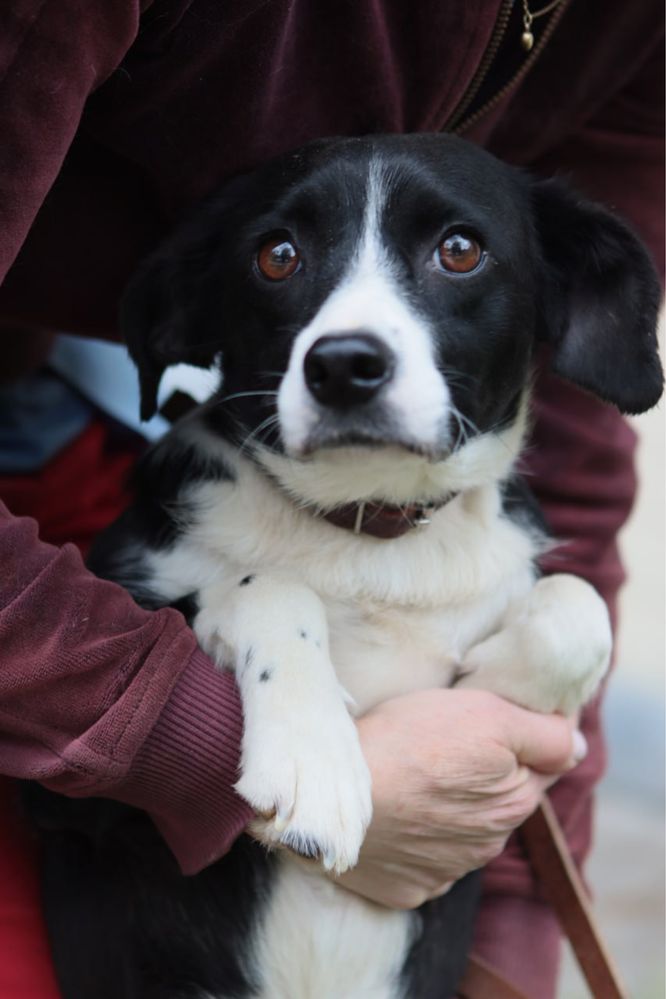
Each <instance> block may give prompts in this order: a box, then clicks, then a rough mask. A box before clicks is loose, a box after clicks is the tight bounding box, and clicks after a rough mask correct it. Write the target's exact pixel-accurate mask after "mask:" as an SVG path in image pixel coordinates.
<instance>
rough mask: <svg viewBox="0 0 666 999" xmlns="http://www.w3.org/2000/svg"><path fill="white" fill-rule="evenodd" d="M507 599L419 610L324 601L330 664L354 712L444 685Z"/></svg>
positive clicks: (495, 596) (495, 595) (497, 595)
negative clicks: (402, 695) (351, 700)
mask: <svg viewBox="0 0 666 999" xmlns="http://www.w3.org/2000/svg"><path fill="white" fill-rule="evenodd" d="M527 582H528V574H527V573H526V583H527ZM510 597H511V593H510V590H509V591H508V592H507V590H506V589H504V590H502V589H497V590H495V591H494V592H492V593H488V594H484V595H483V596H481V597H479V598H477V599H475V600H472V601H469V602H467V603H466V604H463V605H456V606H454V607H451V606H448V607H447V606H445V605H442V606H440V607H435V608H428V609H425V610H424V609H421V608H418V607H400V606H397V605H395V604H393V605H391V604H379V603H373V602H372V601H370V600H363V599H359V600H358V601H355V602H352V601H342V600H335V599H333V598H330V597H329V598H325V599H324V606H325V607H326V612H327V619H328V624H329V639H330V645H331V659H332V661H333V664H334V666H335V671H336V673H337V676H338V679H339V680H340V682H341V684H342V685H343V687H344V688H345V690H346V691H347V692H348V693H349V694H350V695H351V696H352V697H353V699H354V702H355V706H356V707H355V710H356V711H358V712H360V713H363V712H365V711H367V710H369V708H371V707H373V706H374V705H375V704H378V703H380V702H381V701H385V700H387V699H388V698H390V697H396V696H398V695H400V694H404V693H408V692H409V691H413V690H421V689H428V688H435V687H447V686H450V685H451V683H452V682H453V680H454V678H455V675H456V669H457V664H458V663H459V662H460V660H461V658H462V657H463V655H464V654H465V652H466V651H467V650H468V649H469V648H470V647H471V646H472V645H474V644H476V642H478V641H480V640H482V639H483V638H485V637H486V636H487V635H489V634H491V633H492V632H493V631H494V630H495V629H496V628H497V626H498V624H499V621H500V619H501V617H502V615H503V614H504V612H505V611H506V608H507V604H508V602H509V599H510Z"/></svg>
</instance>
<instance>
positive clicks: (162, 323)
mask: <svg viewBox="0 0 666 999" xmlns="http://www.w3.org/2000/svg"><path fill="white" fill-rule="evenodd" d="M212 258H213V248H212V247H210V246H207V245H206V240H205V238H204V237H203V236H199V234H198V233H196V234H195V233H193V232H192V231H190V230H187V229H186V230H184V231H182V232H180V233H177V234H176V236H175V237H173V238H172V239H171V241H170V242H168V243H167V244H166V245H164V246H163V247H161V248H160V249H158V250H157V252H156V253H154V254H153V256H152V257H149V258H148V259H147V260H146V261H144V263H143V264H141V266H140V267H139V269H138V270H137V271H136V273H135V275H134V277H133V278H132V280H131V281H130V283H129V285H128V286H127V289H126V290H125V293H124V296H123V299H122V301H121V304H120V329H121V332H122V334H123V336H124V338H125V342H126V343H127V347H128V350H129V352H130V355H131V357H132V360H133V361H134V363H135V364H136V366H137V368H138V370H139V384H140V387H141V419H142V420H149V419H150V417H151V416H153V415H154V414H155V411H156V409H157V390H158V388H159V384H160V379H161V377H162V375H163V374H164V371H165V370H166V368H168V367H169V366H170V365H172V364H180V363H183V364H194V365H197V366H198V367H202V368H208V367H210V366H211V365H212V364H213V362H214V360H215V357H216V355H217V354H218V353H219V352H220V350H221V346H222V344H221V330H220V309H219V308H218V307H216V305H217V303H216V302H213V301H210V298H211V286H212V284H213V281H212V279H211V277H210V274H209V270H210V267H211V260H212Z"/></svg>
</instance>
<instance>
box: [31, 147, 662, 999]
mask: <svg viewBox="0 0 666 999" xmlns="http://www.w3.org/2000/svg"><path fill="white" fill-rule="evenodd" d="M658 305H659V286H658V282H657V279H656V277H655V274H654V271H653V268H652V265H651V263H650V260H649V258H648V255H647V253H646V251H645V249H644V248H643V246H642V245H641V243H640V241H639V240H638V238H637V237H636V236H635V235H634V234H633V233H632V232H631V231H630V230H629V229H628V228H627V227H626V226H625V225H624V224H623V223H622V222H620V221H619V220H618V219H616V218H615V217H613V216H612V215H611V214H609V213H608V212H606V211H605V210H604V209H602V208H600V207H598V206H596V205H593V204H591V203H588V202H586V201H584V200H582V199H580V198H579V197H577V196H576V195H575V194H573V193H571V192H570V191H569V190H567V189H566V187H564V186H562V185H561V184H560V183H559V182H553V181H549V182H543V181H537V180H535V179H533V178H531V177H530V176H528V175H527V174H525V173H523V172H521V171H519V170H517V169H515V168H512V167H509V166H507V165H505V164H503V163H501V162H499V161H497V160H496V159H495V158H494V157H492V156H491V155H490V154H488V153H486V152H484V151H483V150H481V149H479V148H476V147H474V146H472V145H470V144H468V143H466V142H465V141H463V140H461V139H458V138H455V137H452V136H443V135H417V136H383V137H377V136H375V137H370V138H358V139H356V138H351V139H331V140H322V141H318V142H315V143H313V144H310V145H308V146H307V147H305V148H303V149H300V150H298V151H296V152H293V153H289V154H287V155H285V156H283V157H281V158H280V159H279V160H277V161H274V162H271V163H269V164H267V165H265V166H263V167H261V168H260V169H258V170H257V171H255V172H254V173H252V174H248V175H245V176H241V177H238V178H236V179H234V180H232V181H230V182H229V183H228V184H227V185H226V186H225V188H224V189H223V190H222V191H221V192H220V193H219V194H218V195H216V196H215V197H213V198H212V199H210V200H209V201H208V202H207V203H206V204H205V205H204V206H203V207H202V208H201V209H200V210H199V211H198V212H197V213H195V215H194V216H193V217H192V219H191V220H189V221H188V222H187V223H186V224H185V225H184V226H183V227H182V228H181V229H180V230H179V231H178V232H177V233H176V234H175V235H174V236H173V237H172V238H171V239H170V240H169V241H168V242H167V243H166V244H165V245H164V246H163V247H162V248H160V249H159V250H158V251H157V252H156V253H155V254H154V255H153V256H152V257H151V258H150V259H148V261H147V262H146V263H145V264H144V265H143V266H142V267H141V268H140V269H139V272H138V273H137V275H136V277H135V278H134V279H133V281H132V282H131V284H130V287H129V289H128V291H127V294H126V296H125V299H124V303H123V307H122V325H123V328H124V332H125V336H126V341H127V344H128V348H129V351H130V353H131V355H132V357H133V359H134V361H135V362H136V365H137V367H138V371H139V377H140V385H141V393H142V415H143V417H144V418H147V417H149V416H150V415H152V414H153V412H154V411H155V409H156V400H157V389H158V385H159V382H160V378H161V376H162V374H163V372H164V370H165V369H166V368H167V367H168V366H170V365H172V364H176V363H181V362H185V363H189V364H194V365H198V366H200V367H210V366H213V365H216V366H217V367H218V368H219V370H220V373H221V385H220V388H219V390H218V391H217V392H216V394H215V395H214V396H213V397H212V398H211V399H210V401H209V402H207V403H206V404H204V405H203V406H201V407H199V408H197V409H196V410H194V411H193V412H192V413H190V414H189V415H187V416H186V417H185V418H184V419H183V420H182V421H180V422H179V423H178V424H177V425H175V426H174V428H173V430H172V431H171V432H170V433H169V434H168V435H167V436H166V437H165V438H164V439H162V440H161V441H160V442H159V443H157V445H155V446H153V447H152V448H151V449H150V450H149V451H148V452H147V454H146V455H145V457H144V458H143V459H142V460H141V462H140V464H139V466H138V468H137V470H136V474H135V478H134V492H135V499H134V502H133V504H132V506H131V507H130V508H129V509H128V510H127V511H126V513H125V514H124V515H123V516H121V518H120V519H119V520H118V521H117V523H116V524H115V525H114V526H113V527H111V529H110V530H109V531H108V532H107V533H106V534H105V535H103V536H102V538H101V539H100V540H99V541H98V543H97V545H96V547H95V549H94V551H93V554H92V557H91V563H90V564H91V566H92V568H93V569H94V571H96V572H97V573H98V574H99V575H101V576H104V577H106V578H109V579H113V580H116V581H117V582H119V583H121V584H122V585H123V586H125V587H126V588H127V589H128V590H129V591H130V592H131V593H132V594H133V595H134V596H135V598H136V599H137V600H138V601H139V603H141V604H142V605H144V606H145V607H149V608H156V607H161V606H164V605H167V604H172V605H176V606H179V607H180V608H181V609H182V610H183V611H184V612H185V613H186V614H187V615H188V616H189V619H190V620H191V622H192V625H193V627H194V630H195V632H196V634H197V636H198V639H199V642H200V644H201V645H202V646H203V648H204V649H205V650H206V651H207V652H208V653H209V655H210V656H212V657H213V659H214V660H215V661H216V662H217V663H218V664H219V666H220V667H221V668H228V669H233V670H234V671H235V674H236V678H237V682H238V686H239V688H240V692H241V697H242V702H243V710H244V717H245V731H244V736H243V743H242V758H241V766H240V776H239V780H238V784H237V790H238V792H239V794H240V795H241V796H242V797H243V798H245V800H246V801H248V802H249V803H250V804H251V805H252V806H253V808H254V810H255V812H256V815H257V819H256V821H255V822H254V823H253V826H252V834H253V835H252V838H250V837H248V836H244V837H241V839H240V840H239V841H238V843H237V844H236V846H235V847H234V848H233V849H232V851H231V852H230V854H229V855H227V856H226V857H225V858H223V859H222V860H221V861H219V862H218V863H217V864H214V865H213V866H211V867H210V868H208V869H207V870H205V871H203V872H202V873H201V874H199V875H197V876H196V877H194V878H187V879H186V878H183V877H181V876H180V875H179V874H178V872H177V870H176V869H175V864H174V861H173V860H172V858H171V857H170V856H169V854H168V851H167V850H166V848H165V847H164V845H163V844H162V843H161V841H160V839H159V837H158V836H157V834H156V833H155V832H154V830H153V829H152V826H151V825H150V823H149V822H148V820H147V819H146V818H145V817H143V816H142V815H141V814H140V813H137V812H134V811H133V810H131V809H129V808H125V807H124V806H120V805H115V804H113V803H110V802H107V803H103V802H66V801H64V800H62V799H58V804H57V805H53V803H52V804H51V806H50V807H52V808H56V809H59V811H58V812H57V814H58V816H59V817H58V819H57V821H56V822H55V824H56V825H57V826H58V835H57V836H56V837H54V836H53V833H51V836H50V846H49V847H48V849H47V869H48V876H47V882H46V883H47V891H46V904H47V914H48V917H49V922H50V925H51V930H52V937H53V938H54V940H55V948H54V949H55V956H56V964H57V966H58V969H59V976H60V980H61V984H62V987H63V990H64V995H65V999H106V997H108V999H120V997H123V999H135V997H136V999H147V997H151V999H167V997H168V999H186V997H187V999H203V997H215V999H231V997H241V996H252V997H261V999H315V997H316V999H430V997H442V996H450V995H452V994H453V993H454V992H455V988H456V983H457V981H458V979H459V977H460V975H461V973H462V971H463V969H464V964H465V957H466V953H467V949H468V947H469V942H470V939H471V932H472V926H473V917H474V909H475V904H476V898H477V895H478V878H477V877H476V876H474V875H471V876H468V877H467V878H464V879H462V880H461V881H460V882H458V884H456V885H455V886H454V887H453V889H452V890H451V891H450V892H449V893H448V894H446V895H444V896H443V897H442V898H441V899H438V900H435V901H433V902H430V903H428V904H427V905H425V906H423V907H422V909H421V910H419V911H418V912H416V913H414V912H403V911H392V910H389V909H383V908H382V907H380V906H376V905H372V904H371V903H369V902H366V901H365V900H364V899H362V898H360V897H357V896H355V895H354V894H352V893H351V892H348V891H345V890H344V889H342V888H340V887H339V886H338V885H336V884H335V882H334V880H333V879H332V878H330V877H326V876H325V875H326V872H333V873H338V874H339V873H341V872H343V871H345V870H347V869H349V868H350V867H353V865H354V864H355V863H356V861H357V859H358V855H359V849H360V847H361V844H362V842H363V838H364V834H365V831H366V829H367V827H368V824H369V822H370V819H371V811H372V806H371V787H370V778H369V773H368V769H367V767H366V764H365V761H364V758H363V755H362V753H361V749H360V745H359V741H358V738H357V734H356V729H355V725H354V722H353V716H354V715H359V714H362V713H364V712H366V711H367V710H369V709H370V708H371V707H372V706H373V705H376V704H377V703H379V702H381V701H384V700H386V699H387V698H390V697H394V696H397V695H400V694H403V693H406V692H408V691H412V690H416V689H420V688H423V689H425V688H432V687H447V686H452V685H457V686H459V687H479V688H484V689H487V690H490V691H494V692H496V693H497V694H500V695H502V696H504V697H507V698H509V699H510V700H512V701H514V702H516V703H518V704H521V705H523V706H525V707H527V708H531V709H535V710H538V711H544V712H556V711H558V712H562V713H564V714H567V715H570V714H572V713H574V712H575V711H577V710H578V709H579V708H580V707H581V706H582V705H583V704H584V703H585V702H586V701H587V700H588V699H589V698H590V697H591V696H592V694H593V693H594V691H595V690H596V689H597V687H598V685H599V682H600V680H601V678H602V677H603V675H604V673H605V671H606V669H607V666H608V661H609V655H610V647H611V635H610V627H609V623H608V617H607V613H606V610H605V607H604V605H603V603H602V601H601V599H600V598H599V596H598V595H597V594H596V593H595V591H594V590H593V589H592V588H591V587H590V586H589V585H588V584H587V583H585V582H583V581H582V580H579V579H576V578H574V577H572V576H567V575H564V574H560V575H555V576H551V577H548V578H541V577H540V576H539V572H538V569H537V559H538V557H539V556H540V555H541V554H542V553H543V552H544V551H545V550H546V549H547V547H548V546H549V544H550V540H549V538H548V533H547V529H546V528H545V525H544V523H543V521H542V518H541V516H540V514H539V511H538V509H537V508H536V505H535V503H534V501H533V500H532V499H531V497H530V495H529V492H528V490H527V488H526V486H525V485H524V483H523V482H522V480H521V479H520V477H519V476H518V475H517V473H516V463H517V461H518V458H519V456H520V453H521V448H522V446H523V444H524V440H525V435H526V431H527V428H528V425H529V393H530V379H531V371H532V365H533V361H534V357H535V353H536V351H537V350H538V349H543V350H544V351H547V353H548V356H549V363H550V364H551V365H552V367H553V369H554V370H555V371H556V372H557V373H558V374H559V375H560V376H561V377H562V378H565V379H568V380H569V381H571V382H573V383H574V384H576V385H578V386H580V387H582V388H583V389H585V390H587V391H588V392H591V393H594V394H595V395H597V396H598V397H600V398H601V399H603V400H604V401H606V402H608V403H610V404H613V405H615V406H617V407H618V408H619V409H620V410H621V411H623V412H625V413H637V412H642V411H644V410H646V409H648V408H650V407H651V406H653V405H654V404H655V403H656V402H657V400H658V398H659V397H660V395H661V391H662V380H663V379H662V372H661V367H660V364H659V360H658V355H657V341H656V334H655V330H656V322H657V312H658ZM45 793H46V792H45ZM53 814H55V812H53V813H51V822H50V825H51V827H52V826H53V825H54V821H53V818H52V816H53ZM46 824H49V823H46ZM68 837H69V838H68ZM71 837H75V838H76V844H77V845H76V846H74V845H73V843H74V839H72V838H71ZM47 839H48V837H47ZM84 841H85V842H86V843H88V844H89V845H88V846H87V847H86V848H85V849H84V848H83V847H82V846H81V844H82V842H84ZM90 844H92V845H90ZM266 847H269V849H268V850H267V849H266ZM273 847H274V849H271V848H273ZM304 858H305V859H304ZM119 872H122V873H121V874H119ZM79 894H81V895H82V896H85V897H87V898H88V899H89V902H88V903H86V902H85V901H81V902H80V904H78V905H77V904H76V903H75V902H73V901H72V900H73V899H75V898H77V897H78V895H79ZM64 897H66V898H67V899H68V901H67V902H66V903H65V902H64V901H63V898H64ZM83 938H84V939H85V946H82V945H81V940H82V939H83Z"/></svg>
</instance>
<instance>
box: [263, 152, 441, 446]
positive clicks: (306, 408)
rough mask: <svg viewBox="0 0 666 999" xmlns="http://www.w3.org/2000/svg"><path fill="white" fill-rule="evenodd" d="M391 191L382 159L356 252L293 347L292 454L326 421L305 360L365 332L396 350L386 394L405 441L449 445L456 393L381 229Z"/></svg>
mask: <svg viewBox="0 0 666 999" xmlns="http://www.w3.org/2000/svg"><path fill="white" fill-rule="evenodd" d="M384 198H385V194H384V190H383V185H382V168H381V163H380V162H375V163H373V165H372V167H371V169H370V174H369V177H368V192H367V207H366V213H365V218H364V223H363V231H362V235H361V239H360V242H359V245H358V248H357V252H356V254H355V256H354V258H353V260H352V262H351V265H350V267H349V269H348V271H347V272H346V273H345V274H343V275H342V276H341V281H340V284H339V285H338V287H337V288H335V290H334V291H333V292H332V293H331V294H330V295H329V297H328V298H327V299H326V301H325V302H324V303H323V305H322V306H321V308H320V309H319V311H318V312H317V314H316V315H315V316H314V318H313V319H312V320H311V322H310V323H308V325H307V326H306V327H305V328H304V329H303V330H302V331H301V332H300V333H299V335H298V336H297V337H296V340H295V342H294V345H293V348H292V352H291V357H290V360H289V367H288V369H287V372H286V374H285V376H284V378H283V379H282V383H281V386H280V391H279V393H278V413H279V417H280V428H281V433H282V438H283V440H284V442H285V447H286V451H287V453H288V454H290V455H295V456H299V455H302V454H303V452H304V451H305V450H306V449H307V445H308V440H309V438H310V436H311V434H312V431H313V430H314V428H315V427H316V425H317V422H318V420H319V408H318V406H317V404H316V402H315V400H314V399H313V397H312V396H311V395H310V393H309V391H308V389H307V386H306V384H305V378H304V375H303V361H304V359H305V355H306V354H307V352H308V350H309V349H310V347H311V346H312V345H313V344H314V343H315V341H316V340H318V339H319V338H320V337H321V336H334V335H336V334H346V333H350V332H353V331H358V330H363V331H365V332H367V333H372V334H374V335H375V336H377V337H379V339H381V340H382V341H383V342H384V343H385V344H386V345H387V346H388V347H389V348H390V349H391V350H392V351H393V353H394V355H395V357H396V369H395V372H394V375H393V377H392V379H391V381H390V382H389V384H388V385H387V386H386V387H385V388H384V389H383V390H382V396H383V400H384V403H385V405H386V407H387V408H388V409H390V412H391V414H392V416H393V418H394V420H395V422H396V425H397V426H398V427H399V432H400V437H401V439H402V440H404V441H405V442H411V443H413V444H414V445H415V446H418V447H422V448H424V449H426V450H434V449H436V448H437V447H441V446H442V444H445V443H446V427H447V418H448V416H449V413H450V393H449V390H448V387H447V385H446V382H445V380H444V379H443V377H442V376H441V375H440V373H439V372H438V371H437V368H436V367H435V364H434V363H433V349H432V337H431V335H430V331H429V329H428V324H427V322H426V320H425V319H424V318H423V317H422V316H420V315H418V314H417V313H416V312H415V310H414V309H413V307H412V306H411V305H410V304H409V303H408V302H407V301H406V300H405V297H404V295H402V294H401V293H400V289H399V288H398V286H397V284H396V281H395V279H394V277H393V274H392V269H391V263H390V261H389V259H388V257H387V254H386V250H385V249H384V247H383V245H382V240H381V235H380V232H379V221H380V218H381V213H382V208H383V203H384Z"/></svg>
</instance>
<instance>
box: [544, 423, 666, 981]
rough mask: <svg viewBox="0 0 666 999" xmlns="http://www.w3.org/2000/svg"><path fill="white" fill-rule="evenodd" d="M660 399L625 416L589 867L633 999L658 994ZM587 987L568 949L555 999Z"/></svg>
mask: <svg viewBox="0 0 666 999" xmlns="http://www.w3.org/2000/svg"><path fill="white" fill-rule="evenodd" d="M664 406H665V404H664V403H662V404H661V406H660V407H659V408H658V409H656V410H653V411H652V412H651V413H648V414H646V415H645V416H642V417H639V418H637V419H636V420H635V421H633V423H634V426H635V429H636V430H637V432H638V434H639V441H640V442H639V452H638V468H639V476H640V483H641V485H640V492H639V497H638V502H637V505H636V508H635V510H634V513H633V515H632V518H631V521H630V522H629V524H628V525H627V527H626V528H625V531H624V534H623V539H622V548H623V554H624V559H625V564H626V566H627V568H628V572H629V582H628V583H627V585H626V586H625V589H624V592H623V594H622V601H621V630H620V633H619V636H618V649H617V667H616V670H615V674H614V676H613V679H612V681H611V684H610V686H609V691H608V695H607V700H606V707H605V724H606V732H607V734H608V741H609V749H610V766H609V770H608V774H607V776H606V778H605V780H604V781H603V783H602V784H601V786H600V789H599V794H598V803H597V817H596V834H595V847H594V850H593V853H592V856H591V858H590V861H589V863H588V867H587V876H588V881H589V882H590V884H591V886H592V889H593V892H594V897H595V903H594V907H595V912H596V914H597V918H598V922H599V925H600V927H601V929H602V933H603V935H604V938H605V940H606V943H607V945H608V947H609V950H610V952H611V955H612V957H613V959H614V961H615V964H616V965H617V968H618V971H619V973H620V977H621V978H622V980H623V982H624V984H625V986H626V989H627V994H628V996H630V997H631V999H664V997H665V996H666V972H665V968H666V947H665V943H664V937H665V925H666V922H665V902H664V881H665V869H664V867H665V865H664V855H665V837H664V805H665V795H664V745H665V733H666V728H665V720H664V719H665V709H664V705H665V700H664V689H665V688H664V665H665V662H666V637H665V627H666V626H665V612H664V607H665V602H666V592H665V586H664V582H665V579H664V576H665V564H666V557H665V552H666V545H665V510H666V503H665V496H664V493H665V489H664V485H665V483H664V474H665V473H664V469H665V461H664V458H665V452H664V449H665V434H664V429H665V420H664ZM589 995H590V993H589V991H588V990H587V989H586V987H585V984H584V982H583V979H582V978H581V976H580V974H579V972H578V969H577V968H576V966H575V962H574V961H573V959H572V957H571V955H567V957H566V959H565V964H564V968H563V974H562V979H561V984H560V991H559V996H560V999H585V997H589ZM597 999H604V997H603V996H600V997H597Z"/></svg>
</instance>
